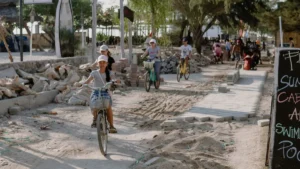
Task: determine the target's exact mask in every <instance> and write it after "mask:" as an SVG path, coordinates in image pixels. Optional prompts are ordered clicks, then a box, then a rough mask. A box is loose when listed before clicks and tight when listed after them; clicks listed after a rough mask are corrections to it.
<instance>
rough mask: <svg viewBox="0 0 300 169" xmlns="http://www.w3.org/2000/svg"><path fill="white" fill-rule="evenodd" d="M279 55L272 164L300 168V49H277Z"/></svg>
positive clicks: (279, 168)
mask: <svg viewBox="0 0 300 169" xmlns="http://www.w3.org/2000/svg"><path fill="white" fill-rule="evenodd" d="M275 58H276V59H275V68H274V70H275V95H274V96H275V97H274V103H275V104H274V107H273V112H272V123H271V131H272V135H271V152H270V154H271V156H270V157H271V159H270V165H269V166H270V168H271V169H299V168H300V49H296V48H288V49H284V48H280V49H277V50H276V56H275Z"/></svg>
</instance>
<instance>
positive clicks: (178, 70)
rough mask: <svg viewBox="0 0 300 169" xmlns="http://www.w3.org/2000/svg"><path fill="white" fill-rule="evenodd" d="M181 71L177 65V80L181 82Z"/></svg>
mask: <svg viewBox="0 0 300 169" xmlns="http://www.w3.org/2000/svg"><path fill="white" fill-rule="evenodd" d="M181 76H182V75H181V71H180V67H179V66H178V67H177V82H180V79H181Z"/></svg>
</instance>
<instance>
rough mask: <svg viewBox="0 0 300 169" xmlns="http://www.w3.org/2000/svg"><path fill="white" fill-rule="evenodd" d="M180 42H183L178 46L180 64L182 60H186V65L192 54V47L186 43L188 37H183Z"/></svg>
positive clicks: (182, 62)
mask: <svg viewBox="0 0 300 169" xmlns="http://www.w3.org/2000/svg"><path fill="white" fill-rule="evenodd" d="M182 42H183V45H182V46H181V47H180V50H181V56H180V60H181V64H180V66H181V65H183V64H184V62H186V65H188V60H189V58H190V57H191V56H192V47H191V45H189V44H188V39H187V38H183V40H182Z"/></svg>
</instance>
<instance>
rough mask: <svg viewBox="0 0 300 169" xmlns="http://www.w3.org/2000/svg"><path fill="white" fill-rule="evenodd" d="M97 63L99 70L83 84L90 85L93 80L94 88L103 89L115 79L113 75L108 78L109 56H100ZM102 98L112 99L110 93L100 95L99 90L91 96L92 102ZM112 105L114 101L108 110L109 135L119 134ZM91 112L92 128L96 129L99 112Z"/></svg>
mask: <svg viewBox="0 0 300 169" xmlns="http://www.w3.org/2000/svg"><path fill="white" fill-rule="evenodd" d="M97 62H98V64H99V69H98V70H94V71H92V72H91V74H90V76H89V78H88V79H87V80H86V81H85V82H84V83H83V84H89V83H90V82H91V81H92V80H94V81H93V83H94V84H93V87H103V86H105V84H106V83H107V82H110V81H111V80H112V78H113V77H114V76H113V74H110V75H109V76H108V77H107V74H106V67H107V62H108V57H107V56H105V55H101V56H99V57H98V59H97ZM118 82H119V81H118ZM100 96H106V97H110V95H109V93H108V91H100V93H99V91H98V90H94V91H93V92H92V94H91V102H92V101H93V100H94V99H96V98H99V97H100ZM111 105H112V101H110V106H109V108H108V109H107V120H108V122H109V124H110V128H109V133H117V129H116V128H115V127H114V124H113V112H112V108H111ZM91 111H92V114H93V123H92V125H91V127H92V128H95V127H96V119H97V115H98V112H99V110H97V109H91Z"/></svg>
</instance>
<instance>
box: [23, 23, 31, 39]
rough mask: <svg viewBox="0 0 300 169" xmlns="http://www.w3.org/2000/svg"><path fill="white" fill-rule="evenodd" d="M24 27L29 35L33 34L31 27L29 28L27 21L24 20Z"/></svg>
mask: <svg viewBox="0 0 300 169" xmlns="http://www.w3.org/2000/svg"><path fill="white" fill-rule="evenodd" d="M23 27H24V28H25V30H26V32H27V34H28V36H31V31H30V30H29V28H28V26H27V23H26V22H24V25H23Z"/></svg>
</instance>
